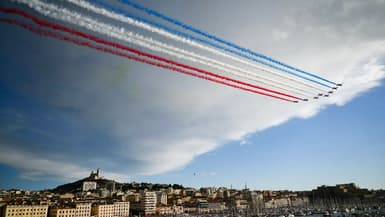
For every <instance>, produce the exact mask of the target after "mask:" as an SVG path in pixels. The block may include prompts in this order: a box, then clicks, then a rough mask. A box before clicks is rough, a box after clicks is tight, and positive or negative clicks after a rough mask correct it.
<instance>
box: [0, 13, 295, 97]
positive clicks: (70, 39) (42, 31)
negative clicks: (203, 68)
mask: <svg viewBox="0 0 385 217" xmlns="http://www.w3.org/2000/svg"><path fill="white" fill-rule="evenodd" d="M0 10H1V11H2V8H0ZM2 12H3V11H2ZM0 22H5V23H9V24H13V25H17V26H20V27H22V28H25V29H27V30H29V31H31V32H34V33H37V34H39V35H43V36H47V37H52V38H56V39H59V40H63V41H67V42H71V43H74V44H77V45H80V46H84V47H88V48H92V49H95V50H99V51H102V52H105V53H110V54H113V55H116V56H120V57H124V58H127V59H130V60H135V61H138V62H142V63H146V64H149V65H153V66H157V67H160V68H164V69H168V70H172V71H175V72H179V73H182V74H186V75H190V76H194V77H197V78H201V79H205V80H208V81H212V82H215V83H219V84H222V85H226V86H229V87H233V88H236V89H240V90H244V91H248V92H252V93H256V94H260V95H264V96H269V97H272V98H276V99H280V100H283V101H287V102H295V103H296V102H297V101H292V100H289V99H286V98H282V97H279V96H276V95H272V94H268V93H265V92H259V91H255V90H252V89H248V88H244V87H242V86H237V85H234V84H231V83H227V82H224V81H221V80H217V79H213V78H211V77H207V76H202V75H199V74H195V73H192V72H189V71H187V70H183V69H180V68H178V67H173V66H170V65H165V64H161V63H159V62H155V61H150V60H147V59H144V58H140V57H137V56H134V55H128V54H126V53H123V52H119V51H116V50H113V49H109V48H105V47H102V46H97V45H93V44H91V43H89V42H86V41H81V40H79V39H77V38H74V37H69V36H66V35H63V34H60V33H57V32H53V31H48V30H45V29H41V28H36V27H34V26H32V25H31V24H27V23H22V22H20V21H18V20H12V19H4V18H0Z"/></svg>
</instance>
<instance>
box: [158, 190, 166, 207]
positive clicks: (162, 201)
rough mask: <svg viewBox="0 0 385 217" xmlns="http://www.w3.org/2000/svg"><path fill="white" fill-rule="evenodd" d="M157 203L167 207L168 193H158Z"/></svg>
mask: <svg viewBox="0 0 385 217" xmlns="http://www.w3.org/2000/svg"><path fill="white" fill-rule="evenodd" d="M156 201H157V203H158V204H160V205H165V206H166V205H167V193H166V192H163V191H159V192H156Z"/></svg>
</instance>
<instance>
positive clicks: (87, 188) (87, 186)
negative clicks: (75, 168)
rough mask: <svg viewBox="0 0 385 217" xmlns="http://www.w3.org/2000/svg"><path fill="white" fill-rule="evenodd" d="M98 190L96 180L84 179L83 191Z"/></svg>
mask: <svg viewBox="0 0 385 217" xmlns="http://www.w3.org/2000/svg"><path fill="white" fill-rule="evenodd" d="M90 190H96V182H92V181H84V182H83V191H90Z"/></svg>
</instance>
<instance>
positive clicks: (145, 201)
mask: <svg viewBox="0 0 385 217" xmlns="http://www.w3.org/2000/svg"><path fill="white" fill-rule="evenodd" d="M140 208H141V210H142V211H144V214H145V215H148V214H155V212H156V193H155V192H153V191H143V192H142V199H141V202H140Z"/></svg>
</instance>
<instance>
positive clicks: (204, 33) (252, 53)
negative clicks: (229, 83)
mask: <svg viewBox="0 0 385 217" xmlns="http://www.w3.org/2000/svg"><path fill="white" fill-rule="evenodd" d="M119 1H120V2H122V3H124V4H127V5H129V6H131V7H134V8H136V9H137V10H140V11H143V12H146V13H147V14H149V15H152V16H155V17H158V18H160V19H162V20H165V21H167V22H170V23H173V24H175V25H177V26H180V27H182V28H184V29H186V30H189V31H191V32H194V33H197V34H199V35H202V36H205V37H206V38H209V39H212V40H214V41H216V42H219V43H222V44H225V45H227V46H229V47H232V48H235V49H237V50H240V51H242V52H244V53H248V54H250V55H253V56H255V57H259V58H262V59H265V60H267V61H269V62H272V63H276V64H278V65H281V66H284V67H286V68H289V69H292V70H294V71H297V72H300V73H302V74H305V75H308V76H311V77H314V78H318V79H320V80H322V81H325V82H327V83H330V84H333V85H337V84H336V83H334V82H332V81H329V80H327V79H325V78H322V77H320V76H318V75H315V74H312V73H310V72H306V71H304V70H301V69H298V68H295V67H293V66H290V65H287V64H285V63H283V62H280V61H278V60H275V59H273V58H270V57H268V56H265V55H263V54H260V53H257V52H254V51H252V50H250V49H247V48H243V47H240V46H238V45H236V44H234V43H231V42H229V41H226V40H223V39H221V38H218V37H216V36H214V35H211V34H209V33H206V32H204V31H201V30H199V29H196V28H194V27H192V26H190V25H187V24H185V23H182V22H180V21H178V20H175V19H173V18H171V17H168V16H166V15H164V14H162V13H160V12H157V11H155V10H152V9H149V8H146V7H144V6H142V5H139V4H137V3H135V2H132V1H131V0H119Z"/></svg>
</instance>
